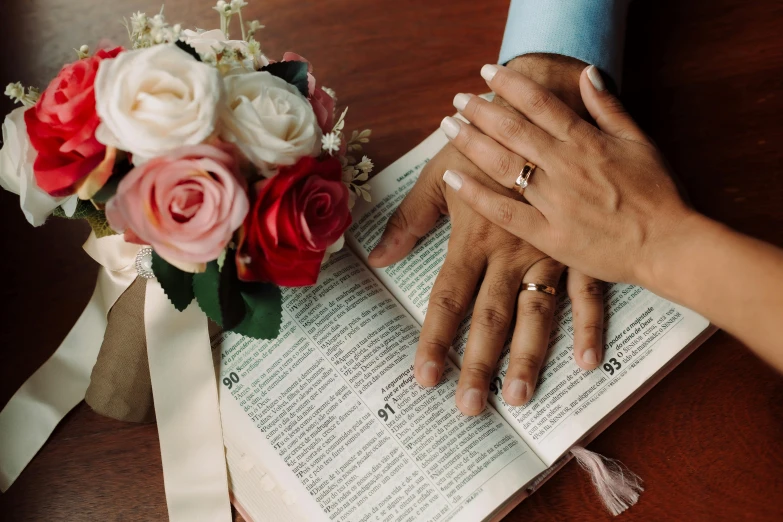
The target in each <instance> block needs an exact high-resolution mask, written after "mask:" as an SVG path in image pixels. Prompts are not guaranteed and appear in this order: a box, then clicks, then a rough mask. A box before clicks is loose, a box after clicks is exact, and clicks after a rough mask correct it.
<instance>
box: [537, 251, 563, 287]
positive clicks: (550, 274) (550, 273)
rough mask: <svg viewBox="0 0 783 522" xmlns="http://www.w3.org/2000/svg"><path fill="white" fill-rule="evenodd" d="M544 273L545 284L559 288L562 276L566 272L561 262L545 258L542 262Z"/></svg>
mask: <svg viewBox="0 0 783 522" xmlns="http://www.w3.org/2000/svg"><path fill="white" fill-rule="evenodd" d="M539 263H540V264H541V268H542V269H543V270H542V271H543V272H544V274H545V275H544V277H543V282H544V283H546V284H548V285H550V286H557V283H558V281H559V279H560V274H562V273H563V270H565V265H563V263H561V262H560V261H555V260H554V259H552V258H551V257H545V258H544V259H542V260H541V261H539Z"/></svg>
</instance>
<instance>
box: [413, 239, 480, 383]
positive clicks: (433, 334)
mask: <svg viewBox="0 0 783 522" xmlns="http://www.w3.org/2000/svg"><path fill="white" fill-rule="evenodd" d="M455 237H456V236H452V239H450V240H449V249H448V254H446V260H445V261H444V263H443V267H441V269H440V272H439V273H438V277H437V278H436V279H435V284H434V285H433V287H432V291H431V292H430V300H429V304H428V305H427V313H426V315H425V317H424V324H423V325H422V328H421V334H420V335H419V345H418V346H417V348H416V358H415V361H414V365H413V366H414V368H413V373H414V376H415V377H416V380H417V381H418V382H419V384H421V385H422V386H435V385H437V384H438V383H439V382H440V378H441V375H443V368H444V362H445V360H446V355H447V354H448V351H449V348H451V345H452V343H453V341H454V336H455V335H456V333H457V328H458V327H459V324H460V322H462V320H463V319H464V318H465V314H466V313H467V311H468V309H469V307H470V303H471V301H472V300H473V295H474V291H475V289H476V285H477V284H478V280H479V278H480V277H481V275H482V273H483V271H484V267H485V264H486V260H484V259H482V258H481V257H479V256H478V255H476V254H471V249H463V248H459V247H456V246H454V245H452V243H453V241H454V238H455Z"/></svg>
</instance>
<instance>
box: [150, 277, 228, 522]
mask: <svg viewBox="0 0 783 522" xmlns="http://www.w3.org/2000/svg"><path fill="white" fill-rule="evenodd" d="M144 328H145V330H146V333H147V354H148V357H149V361H150V377H151V378H152V395H153V399H154V401H155V417H156V418H157V420H158V435H159V437H160V454H161V458H162V461H163V482H164V484H165V487H166V503H167V504H168V508H169V519H170V520H171V521H173V522H176V521H183V522H184V521H194V520H209V521H213V520H214V521H221V522H222V521H225V522H231V502H230V499H229V495H228V472H227V471H226V454H225V450H224V448H223V430H222V427H221V423H220V406H219V402H218V390H217V382H216V378H215V367H214V365H213V363H212V349H211V346H210V343H209V330H208V326H207V316H206V315H204V312H202V311H201V309H200V308H199V307H198V305H197V304H196V303H195V302H193V303H191V304H190V306H188V307H187V308H186V309H185V311H183V312H178V311H176V310H175V309H174V307H173V306H172V305H171V303H170V302H169V300H168V298H167V297H166V294H165V293H164V292H163V289H162V288H161V286H160V284H159V283H158V282H157V281H148V282H147V294H146V301H145V304H144Z"/></svg>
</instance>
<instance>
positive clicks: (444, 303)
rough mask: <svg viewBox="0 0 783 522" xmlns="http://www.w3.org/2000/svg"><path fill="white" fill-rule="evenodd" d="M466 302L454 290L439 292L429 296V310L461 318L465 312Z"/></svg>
mask: <svg viewBox="0 0 783 522" xmlns="http://www.w3.org/2000/svg"><path fill="white" fill-rule="evenodd" d="M467 303H468V300H467V299H465V298H464V296H463V295H461V293H460V292H458V291H456V290H440V291H439V292H437V293H433V294H432V295H431V296H430V302H429V306H428V308H429V309H434V310H436V311H438V312H440V313H443V314H446V315H449V316H458V317H462V316H463V315H465V313H466V312H467Z"/></svg>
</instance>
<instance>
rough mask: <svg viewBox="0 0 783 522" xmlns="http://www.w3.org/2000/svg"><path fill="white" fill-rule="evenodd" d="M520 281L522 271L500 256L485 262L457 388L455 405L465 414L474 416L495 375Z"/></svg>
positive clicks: (484, 400)
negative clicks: (485, 270)
mask: <svg viewBox="0 0 783 522" xmlns="http://www.w3.org/2000/svg"><path fill="white" fill-rule="evenodd" d="M506 261H507V260H506ZM521 280H522V271H521V270H520V269H513V268H509V263H507V262H503V261H502V260H501V259H500V256H498V258H497V259H495V260H490V261H489V264H488V266H487V273H486V275H485V276H484V281H483V282H482V283H481V290H479V294H478V297H477V298H476V304H475V306H474V307H473V316H472V318H471V321H470V334H469V335H468V343H467V346H465V356H464V357H463V359H462V368H461V373H460V378H459V385H458V387H457V407H458V408H459V409H460V411H462V413H464V414H465V415H478V414H479V413H481V412H482V411H483V410H484V406H485V404H486V402H487V394H488V393H489V382H490V380H491V379H492V377H493V376H494V375H495V370H496V369H497V364H498V359H499V358H500V353H501V352H502V351H503V345H504V344H505V342H506V338H507V337H508V329H509V326H510V325H511V319H512V317H513V316H514V308H515V305H516V299H517V290H518V288H519V282H520V281H521Z"/></svg>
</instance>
